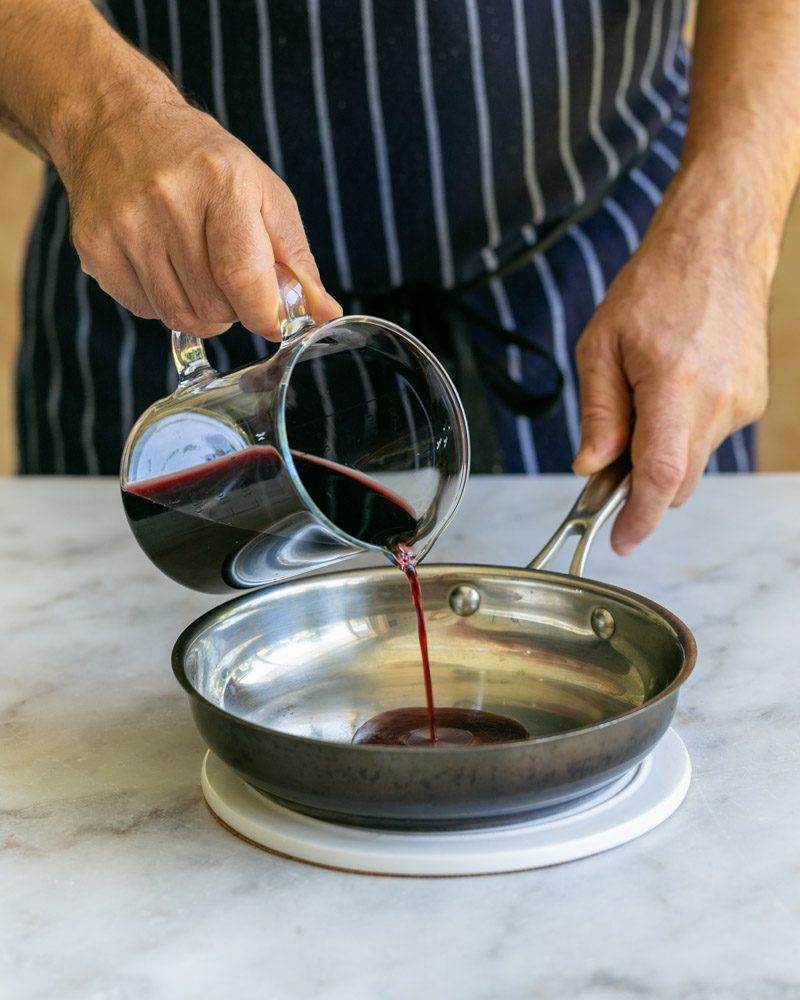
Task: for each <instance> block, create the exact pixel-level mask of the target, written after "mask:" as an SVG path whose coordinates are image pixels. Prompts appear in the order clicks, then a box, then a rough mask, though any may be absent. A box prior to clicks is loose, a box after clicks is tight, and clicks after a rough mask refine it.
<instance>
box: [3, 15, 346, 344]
mask: <svg viewBox="0 0 800 1000" xmlns="http://www.w3.org/2000/svg"><path fill="white" fill-rule="evenodd" d="M0 127H3V128H5V129H7V130H9V131H10V132H11V133H12V134H13V135H15V136H16V137H17V138H19V139H20V140H21V141H22V142H24V143H25V144H26V145H28V146H30V147H31V148H32V149H34V150H36V151H37V152H38V153H39V154H40V155H42V156H45V157H48V158H49V159H50V160H51V161H52V162H53V165H54V166H55V168H56V170H58V172H59V174H60V176H61V179H62V180H63V182H64V184H65V186H66V188H67V191H68V194H69V201H70V211H71V217H72V238H73V241H74V243H75V246H76V248H77V250H78V253H79V254H80V258H81V264H82V265H83V268H84V270H85V271H87V272H88V273H89V274H91V275H93V276H94V277H95V278H96V279H97V281H98V282H99V284H100V285H101V286H102V287H103V288H104V289H105V290H106V291H107V292H109V294H110V295H112V296H113V297H114V298H115V299H117V300H118V301H119V302H121V303H122V304H123V305H124V306H127V308H128V309H130V310H131V311H132V312H134V313H136V314H137V315H139V316H145V317H149V318H157V319H160V320H162V321H163V322H164V323H165V324H166V325H167V326H169V327H172V328H173V329H180V330H183V331H185V332H187V333H194V334H198V335H200V336H210V335H213V334H216V333H221V332H222V331H223V330H226V329H227V328H228V327H229V326H230V325H231V323H233V322H234V320H239V321H241V322H242V323H243V324H244V326H246V327H247V328H248V329H250V330H252V331H253V332H254V333H260V334H263V335H264V336H267V337H271V338H273V339H277V336H278V333H277V330H278V309H279V301H278V288H277V282H276V278H275V272H274V269H273V266H272V265H273V263H274V262H275V260H279V261H281V262H282V263H284V264H287V265H288V266H289V267H291V268H292V270H293V271H294V272H295V273H296V274H297V276H298V278H299V279H300V281H301V283H302V285H303V289H304V291H305V293H306V296H307V298H308V301H309V306H310V309H311V312H312V314H313V316H314V318H315V319H316V320H317V321H318V322H321V321H324V320H326V319H330V318H332V317H333V316H336V315H339V314H340V313H341V309H340V308H339V306H338V305H337V303H336V302H335V301H334V300H333V299H332V298H331V297H330V296H329V295H327V294H326V293H325V290H324V289H323V287H322V284H321V282H320V278H319V273H318V272H317V268H316V264H315V263H314V259H313V257H312V256H311V252H310V250H309V248H308V242H307V240H306V237H305V233H304V231H303V224H302V222H301V221H300V215H299V213H298V210H297V205H296V204H295V201H294V198H293V197H292V195H291V193H290V192H289V190H288V188H287V187H286V185H285V184H284V183H283V182H282V181H281V180H280V178H278V177H277V176H276V175H275V174H274V173H273V172H272V171H271V170H270V169H269V168H268V167H267V166H266V165H265V164H264V163H262V161H261V160H259V159H258V157H256V156H255V155H254V154H253V153H252V152H251V151H250V150H249V149H247V147H246V146H244V145H243V144H242V143H241V142H239V141H238V140H237V139H234V137H233V136H231V135H229V134H228V133H227V132H226V131H225V130H224V129H223V128H222V127H221V126H220V125H219V124H217V122H216V121H214V119H213V118H211V117H210V116H209V115H206V114H204V113H203V112H202V111H198V110H197V109H196V108H193V107H191V106H190V105H189V104H187V102H186V101H185V100H184V99H183V97H182V96H181V94H180V93H179V91H178V90H177V88H176V87H175V86H174V84H173V83H172V81H171V80H170V79H169V78H168V77H167V76H166V75H165V74H164V73H163V72H162V71H161V70H160V69H159V68H158V67H157V66H156V65H155V64H154V63H152V62H151V61H150V60H149V59H147V58H146V57H145V56H144V55H142V54H141V53H140V52H137V51H136V49H135V48H133V47H132V46H131V45H129V44H128V43H127V42H126V41H125V40H124V39H123V38H121V37H120V36H119V35H118V34H117V33H116V32H115V31H114V30H113V29H112V28H111V26H110V25H109V24H108V22H107V21H106V20H105V19H104V18H103V17H102V16H101V14H100V13H98V11H97V10H96V9H95V7H94V5H93V3H92V0H71V2H70V3H64V0H0Z"/></svg>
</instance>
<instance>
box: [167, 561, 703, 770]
mask: <svg viewBox="0 0 800 1000" xmlns="http://www.w3.org/2000/svg"><path fill="white" fill-rule="evenodd" d="M470 570H474V571H478V572H479V573H482V574H483V575H486V573H487V572H489V573H493V574H498V575H500V576H506V577H508V576H514V577H516V578H523V579H524V578H527V577H532V578H533V579H534V582H536V581H541V582H543V583H544V582H547V583H550V584H555V585H557V586H561V587H563V586H565V585H567V586H569V587H571V588H572V589H581V590H589V591H592V592H595V593H597V594H599V595H606V596H611V597H617V598H623V599H624V600H625V601H626V602H627V603H629V604H632V605H634V606H638V608H639V610H642V611H645V612H647V613H649V614H651V615H652V614H653V613H655V616H656V617H660V618H661V619H662V620H663V622H664V623H665V624H667V625H668V626H669V627H670V629H671V630H672V631H673V633H674V634H675V636H676V638H677V640H678V642H679V643H680V645H681V647H682V649H683V651H684V660H683V663H682V665H681V668H680V670H679V671H678V673H677V674H676V676H675V677H674V678H673V679H672V680H671V681H670V683H669V684H667V686H666V687H664V688H662V690H661V691H659V692H658V694H656V695H655V696H654V697H653V698H650V699H648V700H647V701H644V702H643V703H642V704H641V705H638V706H637V707H636V708H632V709H629V710H628V711H625V712H621V713H620V714H619V715H615V716H614V717H613V718H611V719H604V720H603V721H602V722H597V723H592V724H590V725H586V726H580V727H577V728H575V729H569V730H567V731H566V732H561V733H552V734H550V735H549V736H534V737H530V738H529V739H525V740H510V741H508V742H505V743H495V744H483V745H480V746H449V747H437V748H436V752H437V757H438V758H439V759H441V758H442V757H443V756H450V755H453V756H463V755H464V754H470V753H472V754H474V753H478V752H480V753H482V754H486V753H492V752H494V753H499V752H501V751H508V750H511V749H514V748H520V749H521V748H523V747H530V746H533V745H535V746H544V745H547V744H549V743H553V742H556V741H558V742H563V741H565V740H567V739H576V738H579V737H581V736H585V735H587V734H589V733H597V732H599V731H601V730H606V729H611V728H612V727H614V726H617V725H619V724H621V723H623V722H628V721H629V720H631V719H634V718H635V717H636V716H638V715H641V714H643V713H644V712H646V711H649V710H650V709H651V708H653V706H655V705H657V704H659V702H662V701H666V700H667V699H669V698H671V697H673V696H675V695H676V694H677V693H678V690H679V689H680V688H681V687H682V686H683V684H684V683H685V681H686V680H687V678H688V677H689V676H690V674H691V673H692V671H693V670H694V667H695V664H696V662H697V642H696V640H695V637H694V635H693V634H692V631H691V630H690V629H689V627H688V626H687V625H686V623H685V622H684V621H683V620H682V619H681V618H679V617H678V616H677V615H676V614H674V613H673V612H672V611H670V610H669V609H667V608H665V607H663V605H660V604H658V603H657V602H656V601H653V600H651V599H650V598H649V597H644V596H642V595H641V594H637V593H635V592H634V591H632V590H626V589H625V588H623V587H617V586H615V585H614V584H609V583H604V582H603V581H601V580H592V579H589V578H588V577H583V576H572V575H570V574H569V573H558V572H554V571H552V570H535V569H528V568H521V569H520V568H516V567H513V566H495V565H491V564H477V563H428V564H425V565H422V566H420V567H419V570H418V572H419V574H420V576H421V577H422V579H423V583H424V578H425V576H426V575H429V576H431V575H434V574H437V573H438V574H443V573H446V572H448V571H453V572H454V573H455V574H456V575H457V574H458V573H460V572H461V573H464V574H466V573H467V572H468V571H470ZM374 574H380V575H389V574H391V575H392V576H395V575H396V569H395V568H394V567H391V566H373V567H366V568H362V569H350V570H338V571H333V572H330V573H324V574H320V575H318V576H314V577H302V578H300V579H296V580H288V581H285V582H283V583H279V584H275V585H274V586H273V587H261V588H259V589H257V590H254V591H251V592H250V593H248V594H243V595H240V596H238V597H234V598H232V599H231V600H229V601H225V602H223V603H222V604H220V605H217V606H216V607H215V608H211V609H209V610H208V611H206V612H204V613H203V614H202V615H200V617H199V618H196V619H195V620H194V621H193V622H191V623H190V624H189V625H187V626H186V628H184V629H183V631H182V632H181V633H180V634H179V636H178V638H177V639H176V640H175V643H174V645H173V647H172V655H171V661H172V672H173V674H174V675H175V678H176V679H177V681H178V683H179V684H180V685H181V687H182V688H183V689H184V691H185V692H186V693H187V695H189V697H190V699H191V698H193V699H196V700H197V701H199V702H201V703H202V704H203V705H204V706H206V707H207V708H210V709H212V710H213V711H214V712H218V713H219V714H221V715H223V716H224V717H225V718H227V719H231V720H233V721H235V722H236V724H237V725H242V726H246V727H247V728H248V729H251V730H253V731H254V732H258V733H266V734H269V735H270V736H275V737H280V738H281V739H282V740H288V741H296V742H297V743H298V744H300V745H302V746H306V747H314V746H316V747H319V748H320V749H325V750H326V751H328V752H330V751H331V750H333V751H334V752H340V753H347V752H357V753H359V754H363V753H364V752H367V753H370V754H380V753H389V754H396V753H397V752H398V750H399V751H400V752H402V753H403V755H406V754H410V753H413V754H417V755H419V754H423V755H426V757H427V758H429V757H430V752H431V749H430V747H425V746H419V747H413V746H404V747H396V746H382V745H380V744H365V743H359V744H354V743H339V742H335V741H331V740H321V739H317V738H316V737H311V736H299V735H297V734H296V733H287V732H284V731H283V730H280V729H272V728H270V727H269V726H262V725H259V724H258V723H255V722H251V721H250V720H249V719H244V718H242V717H241V716H238V715H234V714H233V713H232V712H228V711H226V709H224V708H222V707H221V706H220V705H218V704H216V703H215V702H213V701H210V700H209V699H208V698H206V697H205V696H204V695H202V694H201V693H200V692H199V691H198V690H197V689H196V688H195V687H194V686H193V685H192V684H191V683H190V681H189V679H188V677H187V676H186V671H185V670H184V668H183V663H184V660H185V657H186V653H187V652H188V649H189V646H190V644H191V642H192V641H193V640H194V639H195V638H197V637H198V636H199V635H200V634H201V633H202V632H203V630H204V629H205V628H206V627H207V625H208V623H209V621H211V620H212V619H213V620H214V621H215V622H216V621H219V620H220V618H221V617H224V615H225V612H226V611H228V610H230V609H232V608H234V607H238V606H240V605H241V604H242V603H244V602H245V601H247V600H249V599H251V598H258V597H266V598H269V597H271V596H272V595H273V594H274V592H275V591H277V590H280V593H281V596H283V595H284V594H285V593H286V592H287V591H291V590H292V589H295V588H297V589H300V588H302V587H304V586H307V585H308V583H309V581H310V580H313V581H314V582H315V583H319V584H324V585H326V586H338V585H341V583H342V582H343V578H345V577H356V576H359V577H361V576H368V575H374Z"/></svg>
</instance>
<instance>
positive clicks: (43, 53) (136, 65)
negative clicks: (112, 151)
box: [0, 0, 181, 176]
mask: <svg viewBox="0 0 800 1000" xmlns="http://www.w3.org/2000/svg"><path fill="white" fill-rule="evenodd" d="M148 100H175V101H180V100H181V97H180V94H179V93H178V91H177V89H176V88H175V87H174V85H173V84H172V83H171V81H170V80H169V79H168V77H167V76H166V75H165V74H164V73H162V72H161V71H160V70H159V69H158V67H157V66H155V65H154V64H153V63H152V62H150V60H149V59H147V58H146V57H145V56H143V55H142V54H141V53H140V52H138V51H137V50H136V49H135V48H133V46H131V45H129V44H128V43H127V42H126V41H125V40H124V39H123V38H121V37H120V35H118V34H117V32H116V31H114V29H113V28H112V27H111V26H110V25H109V24H108V23H107V21H106V20H105V19H104V18H103V17H102V15H100V14H99V13H98V12H97V11H96V10H95V9H94V6H93V4H92V3H91V2H90V0H0V127H2V128H3V129H4V130H5V131H8V132H10V133H11V134H12V135H13V136H14V137H15V138H17V139H19V140H20V141H21V142H23V143H24V144H25V145H27V146H29V147H30V148H32V149H34V150H35V151H36V152H38V153H39V155H41V156H43V157H45V158H48V159H50V160H52V161H53V163H54V165H55V166H56V168H57V169H58V170H59V172H60V173H62V176H63V174H64V173H65V172H66V171H67V170H68V169H69V166H70V162H71V160H72V159H73V158H74V157H75V156H77V155H79V149H80V146H81V144H82V142H83V141H84V139H85V138H86V136H87V134H90V133H92V132H95V131H97V129H99V128H102V127H103V125H104V124H105V123H106V122H108V121H110V120H113V118H114V117H115V116H117V115H120V114H131V113H132V112H133V113H135V110H136V107H137V105H138V104H139V103H141V102H143V101H148Z"/></svg>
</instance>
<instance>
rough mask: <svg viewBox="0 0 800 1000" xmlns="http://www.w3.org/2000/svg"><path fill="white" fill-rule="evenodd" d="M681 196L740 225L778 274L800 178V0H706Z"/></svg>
mask: <svg viewBox="0 0 800 1000" xmlns="http://www.w3.org/2000/svg"><path fill="white" fill-rule="evenodd" d="M695 37H696V40H695V49H694V64H693V69H692V97H691V103H690V112H689V127H688V132H687V137H686V144H685V148H684V154H683V161H682V168H681V170H680V172H679V174H678V177H677V178H676V184H675V194H677V195H680V196H682V197H689V196H690V195H691V197H692V199H693V200H694V201H695V203H696V205H695V207H696V209H697V211H698V212H699V213H700V214H701V215H702V217H703V218H704V219H708V220H710V224H712V225H713V222H714V220H715V219H718V220H719V221H720V223H721V225H724V226H730V225H733V227H734V231H733V233H732V235H733V236H735V237H736V238H737V239H739V240H741V241H742V244H743V245H745V244H746V245H749V246H751V247H752V249H753V250H754V251H755V256H757V257H758V258H759V259H760V260H761V262H762V263H763V265H764V268H765V276H767V277H771V275H772V271H773V270H774V267H775V263H776V260H777V253H778V247H779V244H780V238H781V234H782V231H783V225H784V222H785V219H786V213H787V211H788V208H789V205H790V203H791V200H792V196H793V193H794V190H795V187H796V185H797V181H798V176H800V3H798V2H797V0H700V5H699V12H698V22H697V31H696V36H695Z"/></svg>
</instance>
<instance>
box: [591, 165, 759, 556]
mask: <svg viewBox="0 0 800 1000" xmlns="http://www.w3.org/2000/svg"><path fill="white" fill-rule="evenodd" d="M684 184H686V187H684V186H683V185H684ZM701 187H702V185H700V184H699V183H697V182H695V181H694V180H692V181H691V182H690V181H689V180H686V181H684V180H683V179H679V180H678V181H677V182H676V184H675V187H674V188H673V189H672V191H671V192H670V193H668V195H667V197H666V198H665V200H664V202H663V204H662V205H661V207H660V208H659V210H658V212H657V214H656V216H655V218H654V219H653V221H652V223H651V225H650V228H649V229H648V231H647V234H646V236H645V239H644V240H643V242H642V244H641V246H640V247H639V249H638V251H637V252H636V253H635V254H634V256H633V257H632V258H631V260H630V261H629V262H628V264H627V265H626V266H625V267H624V268H623V270H622V271H621V272H620V273H619V275H618V276H617V278H616V280H615V281H614V282H613V283H612V285H611V287H610V288H609V291H608V295H607V296H606V298H605V300H604V301H603V303H602V304H601V306H600V308H599V309H598V310H597V312H596V314H595V315H594V317H593V318H592V320H591V322H590V323H589V325H588V326H587V328H586V330H585V331H584V333H583V335H582V337H581V339H580V341H579V343H578V350H577V360H578V371H579V375H580V387H581V410H582V424H581V449H580V452H579V454H578V456H577V457H576V459H575V464H574V469H575V471H576V472H578V473H579V474H581V475H589V474H591V473H592V472H596V471H597V470H598V469H601V468H603V466H605V465H607V464H608V463H609V462H610V461H612V460H613V459H614V458H616V457H617V456H618V455H619V454H620V453H621V452H622V451H623V450H624V448H625V447H626V445H627V444H628V441H629V438H631V430H632V442H631V457H632V461H633V470H634V472H633V490H632V493H631V496H630V498H629V500H628V502H627V503H626V505H625V507H624V509H623V511H622V513H621V514H620V516H619V517H618V519H617V522H616V524H615V526H614V530H613V533H612V544H613V546H614V548H615V550H616V551H617V552H618V553H620V555H625V554H627V553H628V552H630V551H631V550H632V549H633V548H634V547H635V546H636V545H638V543H639V542H641V541H642V540H643V539H644V538H645V537H646V536H647V535H649V534H650V532H651V531H653V529H654V528H655V527H656V525H657V524H658V522H659V521H660V519H661V517H662V515H663V514H664V512H665V510H666V509H667V508H668V507H669V506H677V505H679V504H682V503H683V502H684V501H685V500H686V499H687V498H688V496H689V495H690V493H691V492H692V490H693V489H694V487H695V486H696V485H697V481H698V480H699V478H700V476H701V475H702V473H703V470H704V468H705V466H706V463H707V462H708V458H709V455H710V454H711V452H712V451H713V450H714V449H715V448H716V447H717V446H718V445H719V444H720V443H721V441H722V440H723V439H724V438H725V437H727V435H728V434H730V433H731V432H733V431H735V430H738V429H739V428H741V427H743V426H744V425H745V424H748V423H750V422H751V421H753V420H756V419H757V418H758V417H760V416H761V414H762V413H763V411H764V408H765V406H766V402H767V337H766V325H767V302H768V296H769V280H770V274H769V273H767V271H768V269H766V268H765V267H764V264H763V262H761V261H759V260H758V258H757V256H756V255H754V254H753V252H752V244H753V241H752V240H751V239H748V238H747V235H746V234H745V232H744V231H743V230H742V229H741V228H740V227H737V226H735V225H733V224H732V222H733V219H732V217H731V209H730V206H728V207H727V208H726V209H725V210H723V211H714V210H709V208H708V202H707V201H705V199H704V197H703V196H702V191H701ZM711 196H712V198H713V195H711ZM712 204H713V201H712Z"/></svg>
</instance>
